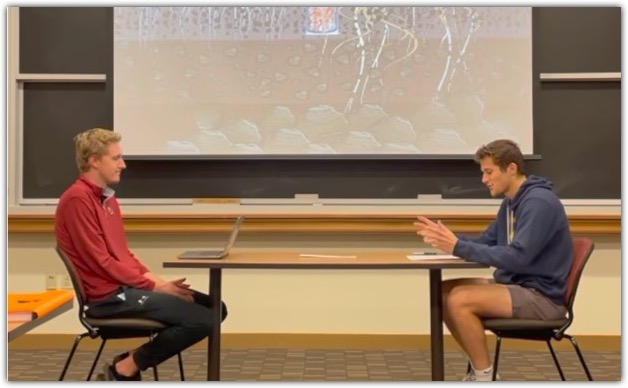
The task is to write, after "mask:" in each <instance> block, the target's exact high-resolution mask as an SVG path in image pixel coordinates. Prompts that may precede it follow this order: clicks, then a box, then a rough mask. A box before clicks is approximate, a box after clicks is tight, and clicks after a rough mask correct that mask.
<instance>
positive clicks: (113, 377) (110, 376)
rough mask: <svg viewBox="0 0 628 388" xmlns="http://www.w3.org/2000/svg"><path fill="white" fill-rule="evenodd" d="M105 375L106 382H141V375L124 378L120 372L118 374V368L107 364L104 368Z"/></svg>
mask: <svg viewBox="0 0 628 388" xmlns="http://www.w3.org/2000/svg"><path fill="white" fill-rule="evenodd" d="M103 375H104V378H105V381H140V380H141V377H140V374H139V373H138V374H136V375H135V376H132V377H126V376H122V375H121V374H119V373H118V372H116V367H115V366H113V365H110V364H105V366H104V367H103Z"/></svg>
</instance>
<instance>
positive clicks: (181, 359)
mask: <svg viewBox="0 0 628 388" xmlns="http://www.w3.org/2000/svg"><path fill="white" fill-rule="evenodd" d="M177 356H178V358H179V373H180V374H181V381H185V375H184V374H183V358H181V352H179V353H177Z"/></svg>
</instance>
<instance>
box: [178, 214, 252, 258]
mask: <svg viewBox="0 0 628 388" xmlns="http://www.w3.org/2000/svg"><path fill="white" fill-rule="evenodd" d="M243 222H244V216H243V215H241V216H238V219H237V220H236V222H235V224H234V225H233V230H231V235H230V236H229V240H227V244H226V245H225V247H224V249H222V250H220V249H203V250H197V251H185V252H183V253H182V254H180V255H179V256H177V258H179V259H186V260H187V259H193V260H196V259H199V260H205V259H223V258H225V257H227V255H228V254H229V251H230V250H231V248H232V247H233V244H234V243H235V239H236V237H237V236H238V232H239V231H240V227H241V226H242V223H243Z"/></svg>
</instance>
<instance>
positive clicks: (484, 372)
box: [471, 365, 493, 378]
mask: <svg viewBox="0 0 628 388" xmlns="http://www.w3.org/2000/svg"><path fill="white" fill-rule="evenodd" d="M471 368H472V369H473V374H474V375H475V376H476V377H484V378H487V377H488V378H492V377H493V366H492V365H491V366H489V367H488V368H486V369H475V367H473V366H472V367H471Z"/></svg>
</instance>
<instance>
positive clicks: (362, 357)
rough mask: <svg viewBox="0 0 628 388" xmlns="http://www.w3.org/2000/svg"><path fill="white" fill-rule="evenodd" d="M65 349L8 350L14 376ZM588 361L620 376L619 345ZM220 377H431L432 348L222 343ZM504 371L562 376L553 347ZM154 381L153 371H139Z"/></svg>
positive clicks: (460, 370)
mask: <svg viewBox="0 0 628 388" xmlns="http://www.w3.org/2000/svg"><path fill="white" fill-rule="evenodd" d="M68 352H69V349H68V350H58V349H42V350H38V351H33V350H9V351H8V380H9V381H54V380H58V378H59V374H60V372H61V368H62V367H63V364H64V363H65V360H66V357H67V355H68ZM95 354H96V352H95V351H92V350H86V351H81V350H79V351H77V352H76V355H75V357H74V360H73V362H72V364H71V365H70V368H69V370H68V373H67V375H66V377H65V380H84V379H85V378H86V377H87V372H88V371H89V368H90V365H91V362H92V361H93V357H94V356H95ZM115 354H116V352H115V351H114V350H109V351H107V350H105V351H104V352H103V356H102V357H101V360H100V361H99V365H98V367H97V368H96V372H95V373H94V376H93V378H92V379H93V380H94V379H96V373H102V365H103V363H104V362H110V361H111V359H112V357H113V356H114V355H115ZM584 356H585V360H586V361H587V364H588V366H589V369H590V371H591V374H592V375H593V378H594V379H595V380H598V381H619V380H621V352H620V351H609V350H606V351H587V350H584ZM206 357H207V355H206V351H205V350H202V349H192V350H187V351H186V352H184V353H183V363H184V369H185V378H186V380H192V381H203V380H205V379H206V376H207V366H206ZM221 357H222V362H221V379H222V380H225V381H278V380H282V381H325V380H327V381H429V380H430V379H431V371H430V354H429V351H427V350H406V349H404V350H394V349H384V350H370V349H359V350H351V349H346V350H337V349H330V350H325V349H225V350H223V351H222V355H221ZM558 358H559V361H560V362H561V365H562V367H563V371H564V373H565V376H566V378H567V380H570V381H583V380H586V376H585V374H584V372H583V371H582V368H581V367H580V363H579V361H578V357H577V356H576V354H575V353H574V352H569V351H561V352H558ZM445 363H446V364H445V379H446V380H451V381H455V380H460V379H461V378H462V377H463V376H464V374H465V371H466V365H467V364H466V358H465V357H464V356H463V354H461V353H459V352H447V353H446V355H445ZM158 370H159V379H160V380H169V381H173V380H179V370H178V366H177V362H176V357H174V358H172V359H170V360H167V361H166V362H164V363H163V364H162V365H160V366H159V369H158ZM499 374H500V375H501V378H502V380H508V381H523V380H531V381H539V380H541V381H547V380H560V377H559V375H558V372H557V370H556V367H555V366H554V363H553V361H552V358H551V356H550V354H549V352H545V351H536V350H528V351H516V350H504V351H502V354H501V356H500V363H499ZM142 377H143V379H144V380H153V373H152V370H147V371H146V372H144V373H143V374H142Z"/></svg>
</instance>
